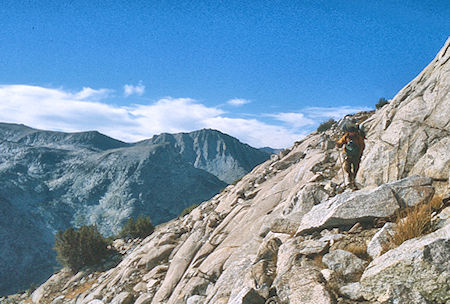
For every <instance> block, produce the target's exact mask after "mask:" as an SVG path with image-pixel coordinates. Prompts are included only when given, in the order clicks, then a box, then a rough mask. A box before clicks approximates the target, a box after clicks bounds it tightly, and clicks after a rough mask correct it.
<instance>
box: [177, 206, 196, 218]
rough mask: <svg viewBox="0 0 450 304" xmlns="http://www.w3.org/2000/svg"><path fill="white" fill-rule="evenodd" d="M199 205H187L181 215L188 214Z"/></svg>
mask: <svg viewBox="0 0 450 304" xmlns="http://www.w3.org/2000/svg"><path fill="white" fill-rule="evenodd" d="M198 206H199V204H193V205H191V206H189V207H187V208H186V209H184V210H183V211H181V213H180V217H183V216H185V215H186V214H189V213H191V211H192V210H194V209H195V208H197V207H198Z"/></svg>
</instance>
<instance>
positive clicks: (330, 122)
mask: <svg viewBox="0 0 450 304" xmlns="http://www.w3.org/2000/svg"><path fill="white" fill-rule="evenodd" d="M334 124H336V121H335V120H334V119H333V118H331V119H329V120H328V121H325V122H322V123H321V124H320V125H319V127H318V128H317V132H325V131H326V130H329V129H330V128H331V127H332V126H333V125H334Z"/></svg>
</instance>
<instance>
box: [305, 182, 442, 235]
mask: <svg viewBox="0 0 450 304" xmlns="http://www.w3.org/2000/svg"><path fill="white" fill-rule="evenodd" d="M433 194H434V190H433V188H432V186H431V179H430V178H422V177H418V176H412V177H408V178H405V179H403V180H400V181H396V182H393V183H390V184H385V185H381V186H379V187H377V188H375V189H370V190H359V191H356V192H345V193H342V194H340V195H337V196H335V197H333V198H331V199H329V200H327V201H325V202H323V203H320V204H318V205H316V206H314V207H313V208H312V209H311V211H309V212H308V213H306V214H305V215H304V216H303V217H302V220H301V223H300V226H299V228H298V230H297V235H298V234H302V233H305V232H309V231H311V230H317V229H324V228H329V227H339V226H348V225H354V224H356V223H357V222H364V221H369V220H372V219H374V218H382V217H388V216H391V215H393V214H394V213H395V212H396V211H397V210H398V209H399V208H401V207H405V206H406V205H408V206H414V205H417V204H419V203H424V202H428V201H429V200H430V199H431V197H432V196H433Z"/></svg>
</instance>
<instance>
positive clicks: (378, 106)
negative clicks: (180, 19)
mask: <svg viewBox="0 0 450 304" xmlns="http://www.w3.org/2000/svg"><path fill="white" fill-rule="evenodd" d="M388 103H389V101H387V100H386V98H384V97H381V98H380V99H378V103H377V104H376V105H375V108H376V109H377V110H378V109H381V108H382V107H384V106H385V105H387V104H388Z"/></svg>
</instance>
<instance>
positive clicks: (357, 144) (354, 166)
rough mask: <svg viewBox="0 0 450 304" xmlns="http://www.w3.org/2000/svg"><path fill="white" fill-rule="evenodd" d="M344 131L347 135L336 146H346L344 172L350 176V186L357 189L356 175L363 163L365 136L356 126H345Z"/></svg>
mask: <svg viewBox="0 0 450 304" xmlns="http://www.w3.org/2000/svg"><path fill="white" fill-rule="evenodd" d="M343 130H344V132H345V134H344V136H342V138H341V139H339V140H338V142H337V143H336V144H337V146H338V148H341V147H342V146H344V149H343V150H344V153H345V161H344V170H345V172H347V175H348V179H349V183H348V186H349V187H351V188H353V189H355V188H356V184H355V178H356V173H358V169H359V163H360V162H361V156H362V154H363V151H364V148H365V144H364V139H365V136H364V133H363V132H362V131H361V130H360V129H359V127H358V126H357V125H356V124H350V125H349V126H344V128H343Z"/></svg>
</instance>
